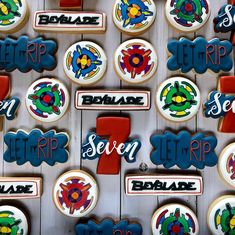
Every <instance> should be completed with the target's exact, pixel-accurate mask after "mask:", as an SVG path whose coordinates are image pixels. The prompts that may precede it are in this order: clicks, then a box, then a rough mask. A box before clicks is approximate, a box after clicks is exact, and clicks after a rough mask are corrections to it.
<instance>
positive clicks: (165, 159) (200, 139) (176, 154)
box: [150, 131, 218, 169]
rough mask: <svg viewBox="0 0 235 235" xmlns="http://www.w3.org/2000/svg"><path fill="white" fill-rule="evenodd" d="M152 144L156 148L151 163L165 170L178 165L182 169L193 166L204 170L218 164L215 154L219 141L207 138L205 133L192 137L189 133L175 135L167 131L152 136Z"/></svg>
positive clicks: (183, 132)
mask: <svg viewBox="0 0 235 235" xmlns="http://www.w3.org/2000/svg"><path fill="white" fill-rule="evenodd" d="M150 142H151V144H152V145H153V148H154V151H153V152H152V153H151V161H152V162H153V163H154V164H155V165H163V166H164V167H165V168H171V167H173V166H175V165H176V166H178V167H179V168H181V169H188V168H189V167H191V166H195V167H196V168H199V169H203V168H205V166H211V167H212V166H215V165H216V164H217V162H218V158H217V156H216V154H215V152H214V150H215V148H216V145H217V139H216V138H215V137H214V136H205V135H204V134H203V133H197V134H195V135H194V136H191V134H190V133H189V132H188V131H181V132H179V134H178V135H175V134H173V133H171V132H169V131H167V132H165V133H164V134H156V135H152V136H151V138H150Z"/></svg>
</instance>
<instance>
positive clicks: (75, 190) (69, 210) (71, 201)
mask: <svg viewBox="0 0 235 235" xmlns="http://www.w3.org/2000/svg"><path fill="white" fill-rule="evenodd" d="M53 200H54V203H55V205H56V207H57V209H58V210H59V211H60V212H62V213H63V214H65V215H67V216H70V217H83V216H86V215H87V214H89V213H90V212H91V211H92V210H93V209H94V207H95V206H96V203H97V200H98V186H97V183H96V181H95V180H94V179H93V177H92V176H90V175H89V174H88V173H86V172H85V171H81V170H73V171H69V172H66V173H64V174H63V175H61V176H60V177H59V178H58V179H57V181H56V183H55V186H54V191H53Z"/></svg>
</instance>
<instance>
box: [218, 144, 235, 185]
mask: <svg viewBox="0 0 235 235" xmlns="http://www.w3.org/2000/svg"><path fill="white" fill-rule="evenodd" d="M218 172H219V175H220V176H221V178H222V179H223V180H224V181H225V182H226V183H228V184H229V185H230V186H231V187H233V188H235V143H231V144H229V145H228V146H226V147H225V148H224V149H223V151H222V152H221V154H220V156H219V162H218Z"/></svg>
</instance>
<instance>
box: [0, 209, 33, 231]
mask: <svg viewBox="0 0 235 235" xmlns="http://www.w3.org/2000/svg"><path fill="white" fill-rule="evenodd" d="M0 218H1V220H0V233H1V234H9V235H18V234H19V235H28V230H29V229H28V228H29V224H28V221H27V218H26V216H25V214H24V212H23V211H21V210H20V209H18V208H16V207H14V206H9V205H4V206H0Z"/></svg>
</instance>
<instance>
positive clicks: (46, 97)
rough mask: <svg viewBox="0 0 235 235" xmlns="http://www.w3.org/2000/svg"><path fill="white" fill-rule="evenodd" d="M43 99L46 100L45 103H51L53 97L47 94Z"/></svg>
mask: <svg viewBox="0 0 235 235" xmlns="http://www.w3.org/2000/svg"><path fill="white" fill-rule="evenodd" d="M43 101H44V102H45V103H49V102H50V101H51V97H50V96H49V95H45V96H44V97H43Z"/></svg>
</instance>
